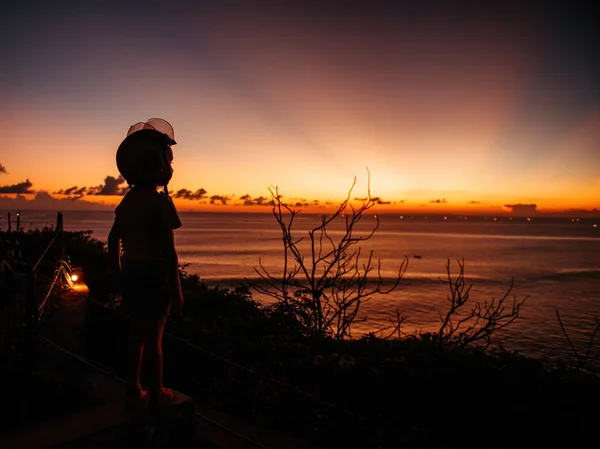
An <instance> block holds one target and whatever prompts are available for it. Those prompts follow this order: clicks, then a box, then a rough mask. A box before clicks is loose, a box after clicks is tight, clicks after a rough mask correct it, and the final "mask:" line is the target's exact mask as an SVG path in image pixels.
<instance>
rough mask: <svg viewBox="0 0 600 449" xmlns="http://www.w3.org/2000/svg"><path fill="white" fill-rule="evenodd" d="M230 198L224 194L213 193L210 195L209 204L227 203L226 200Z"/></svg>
mask: <svg viewBox="0 0 600 449" xmlns="http://www.w3.org/2000/svg"><path fill="white" fill-rule="evenodd" d="M230 200H231V198H230V197H228V196H225V195H213V196H211V197H210V204H217V203H219V202H220V203H221V204H222V205H223V206H226V205H227V202H228V201H230Z"/></svg>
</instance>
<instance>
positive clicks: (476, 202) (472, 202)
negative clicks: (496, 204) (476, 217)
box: [469, 200, 481, 204]
mask: <svg viewBox="0 0 600 449" xmlns="http://www.w3.org/2000/svg"><path fill="white" fill-rule="evenodd" d="M479 203H481V201H475V200H471V201H469V204H479Z"/></svg>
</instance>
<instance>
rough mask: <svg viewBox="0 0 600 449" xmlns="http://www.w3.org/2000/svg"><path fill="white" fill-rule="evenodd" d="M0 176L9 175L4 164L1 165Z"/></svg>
mask: <svg viewBox="0 0 600 449" xmlns="http://www.w3.org/2000/svg"><path fill="white" fill-rule="evenodd" d="M0 175H8V172H7V171H6V167H5V166H4V165H2V164H0Z"/></svg>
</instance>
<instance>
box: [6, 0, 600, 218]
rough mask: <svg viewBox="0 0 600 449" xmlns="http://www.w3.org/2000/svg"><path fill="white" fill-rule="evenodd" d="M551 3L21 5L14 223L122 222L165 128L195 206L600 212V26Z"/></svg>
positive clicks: (13, 10) (11, 172)
mask: <svg viewBox="0 0 600 449" xmlns="http://www.w3.org/2000/svg"><path fill="white" fill-rule="evenodd" d="M398 3H399V4H400V5H399V4H398ZM413 3H418V5H414V4H413ZM482 3H485V5H482ZM537 3H538V4H537V5H534V4H531V5H530V4H528V3H527V2H518V3H515V5H512V4H510V2H459V1H457V2H443V3H442V2H435V3H434V2H428V1H425V2H391V1H380V0H372V1H344V2H342V1H328V0H322V1H319V2H316V1H314V2H313V1H303V2H294V1H289V2H276V1H253V2H248V1H245V2H243V1H227V0H223V1H219V2H216V1H215V2H209V1H204V2H191V1H187V2H185V1H177V0H172V1H169V2H165V1H161V2H155V1H152V0H149V1H144V2H130V1H120V2H113V1H106V2H82V1H78V2H71V1H61V2H47V1H43V2H40V1H27V0H19V1H13V0H9V1H8V2H6V3H4V4H3V5H5V6H3V9H2V11H1V12H0V58H1V60H2V69H0V106H1V108H0V129H2V135H3V139H2V143H1V144H0V209H11V208H17V207H20V208H64V209H71V208H82V209H86V208H98V207H105V208H114V206H115V205H116V204H118V202H119V201H120V199H121V195H122V194H123V193H124V188H125V187H126V184H125V183H124V182H123V181H122V179H120V178H119V176H120V175H119V172H118V170H117V166H116V162H115V153H116V149H117V147H118V145H119V144H120V142H121V141H122V140H123V139H124V137H125V134H126V132H127V130H128V128H129V126H131V125H133V124H134V123H136V122H140V121H145V120H147V119H149V118H152V117H160V118H163V119H165V120H167V121H169V122H170V123H171V124H172V125H173V127H174V130H175V138H176V140H177V145H176V146H174V152H175V159H174V162H173V167H174V176H173V179H172V181H171V183H170V184H169V189H170V190H171V191H172V196H173V197H174V200H175V203H176V205H177V206H178V208H179V209H180V210H223V211H224V210H231V211H253V212H256V211H261V210H265V211H268V210H269V208H268V206H266V204H267V203H268V200H269V187H272V186H278V187H279V189H280V192H281V193H282V195H283V196H284V198H286V200H287V201H288V202H289V203H290V204H293V205H297V206H298V207H303V208H305V209H306V210H309V211H310V210H319V209H321V208H323V207H328V206H329V205H330V204H336V203H338V202H339V201H340V200H342V199H343V198H345V196H346V195H347V193H348V189H349V187H350V186H351V185H352V182H353V179H354V178H355V177H356V180H357V181H356V186H355V189H354V191H353V192H352V194H351V197H352V198H361V197H364V196H365V195H366V193H367V187H368V180H369V179H370V188H371V194H372V196H373V197H376V198H377V203H378V204H377V206H376V208H377V211H378V212H380V213H384V212H393V213H397V212H404V211H407V212H408V211H415V212H424V213H429V212H431V213H433V212H446V211H450V212H455V211H460V212H463V213H477V212H486V213H488V212H490V211H494V212H496V211H497V212H500V211H504V212H507V211H509V212H510V211H516V210H522V209H523V210H527V211H532V212H535V211H537V212H542V213H544V212H545V213H551V212H558V211H564V210H570V209H574V210H592V209H595V208H596V209H600V176H599V174H600V83H598V80H600V54H599V53H600V37H599V30H598V27H597V26H596V23H597V19H598V16H597V15H595V14H594V13H593V10H591V9H589V10H588V9H586V8H585V7H583V6H578V5H577V3H576V2H564V3H562V4H561V3H552V2H544V3H540V2H537ZM440 4H443V5H445V6H443V7H440V6H439V5H440ZM57 5H58V6H57ZM367 169H368V172H367ZM368 173H370V178H369V176H368Z"/></svg>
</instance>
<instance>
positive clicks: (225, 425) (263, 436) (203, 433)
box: [195, 402, 310, 449]
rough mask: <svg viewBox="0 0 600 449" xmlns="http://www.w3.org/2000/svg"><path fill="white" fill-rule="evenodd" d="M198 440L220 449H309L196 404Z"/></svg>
mask: <svg viewBox="0 0 600 449" xmlns="http://www.w3.org/2000/svg"><path fill="white" fill-rule="evenodd" d="M195 409H196V416H197V418H196V435H197V438H198V439H200V440H203V441H206V442H208V443H210V444H211V445H212V446H215V447H217V448H219V449H256V448H257V447H258V448H260V447H263V448H269V449H308V448H309V447H310V446H309V445H308V444H307V443H305V442H304V441H300V440H297V439H295V438H290V437H288V436H286V435H282V434H281V433H279V432H276V431H273V430H267V429H264V428H261V427H258V426H256V425H253V424H251V423H248V422H246V421H242V420H240V419H238V418H235V417H233V416H231V415H228V414H225V413H222V412H219V411H216V410H213V409H210V408H206V407H203V406H202V405H201V404H199V403H197V402H196V404H195Z"/></svg>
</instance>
